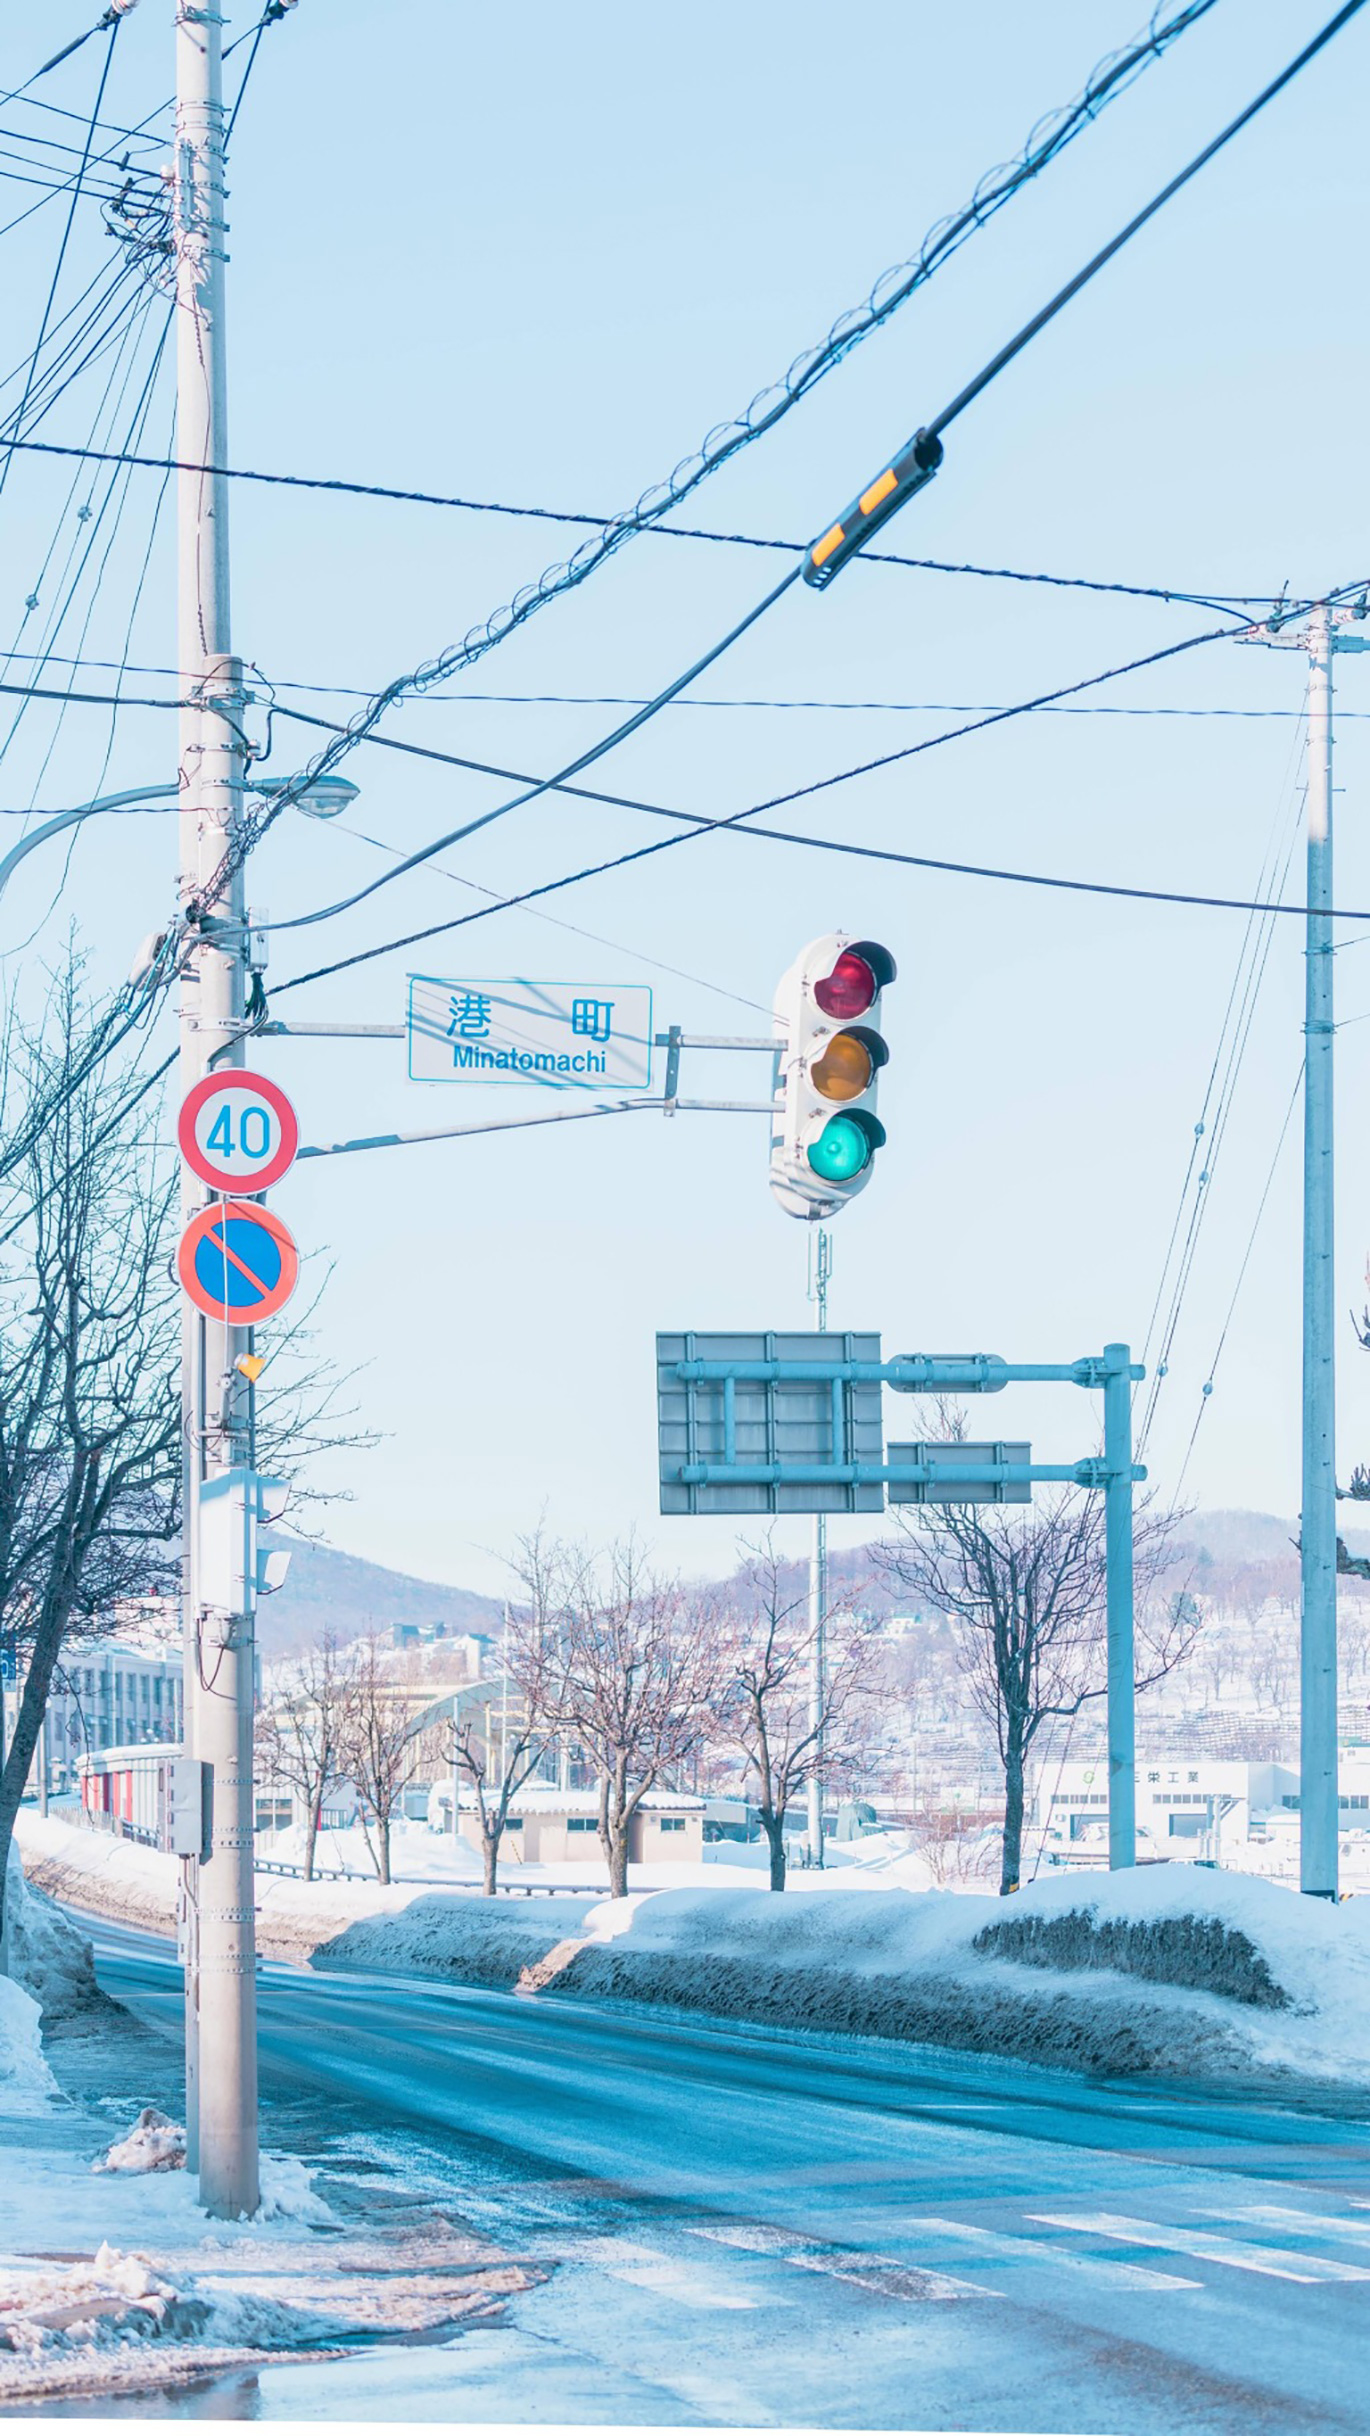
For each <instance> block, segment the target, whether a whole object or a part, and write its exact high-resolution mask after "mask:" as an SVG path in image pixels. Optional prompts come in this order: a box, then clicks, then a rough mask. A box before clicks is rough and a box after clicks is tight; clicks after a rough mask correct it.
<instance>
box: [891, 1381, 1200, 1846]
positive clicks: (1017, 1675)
mask: <svg viewBox="0 0 1370 2436" xmlns="http://www.w3.org/2000/svg"><path fill="white" fill-rule="evenodd" d="M943 1418H944V1421H947V1420H950V1421H951V1422H952V1423H953V1424H955V1423H956V1422H957V1421H958V1419H959V1417H958V1416H955V1415H944V1416H943ZM915 1511H916V1515H917V1519H916V1521H913V1522H908V1521H906V1522H905V1536H904V1538H903V1540H902V1542H897V1543H895V1544H893V1545H890V1546H889V1547H888V1548H887V1549H886V1550H885V1551H884V1552H883V1559H882V1561H883V1562H884V1564H885V1566H886V1568H887V1570H888V1572H889V1573H890V1575H891V1576H892V1577H893V1578H894V1579H895V1580H896V1581H898V1582H900V1583H902V1584H903V1585H904V1586H905V1587H906V1588H908V1589H911V1590H913V1591H915V1592H916V1593H917V1594H918V1596H919V1597H920V1598H923V1599H926V1600H927V1601H928V1602H929V1604H930V1605H932V1606H934V1607H936V1608H937V1609H938V1610H939V1611H940V1612H941V1613H942V1614H943V1615H946V1616H949V1617H950V1618H951V1619H952V1621H953V1623H954V1624H955V1626H956V1628H957V1632H958V1637H959V1640H960V1643H961V1648H962V1653H963V1656H964V1659H965V1663H966V1667H967V1672H968V1675H969V1679H970V1685H971V1691H972V1695H973V1697H974V1700H975V1702H976V1705H977V1707H978V1708H979V1709H980V1711H981V1713H982V1714H983V1715H984V1716H985V1717H987V1718H988V1719H989V1720H990V1722H991V1723H992V1724H993V1726H994V1728H995V1732H996V1735H997V1739H998V1746H999V1758H1000V1762H1001V1764H1002V1767H1003V1771H1004V1837H1003V1856H1002V1868H1001V1872H1000V1888H999V1891H1000V1893H1001V1894H1011V1893H1012V1892H1013V1891H1014V1889H1015V1888H1016V1887H1017V1885H1018V1881H1019V1875H1020V1871H1021V1867H1022V1844H1023V1808H1024V1790H1025V1780H1026V1767H1027V1759H1028V1754H1029V1752H1030V1750H1031V1748H1032V1744H1033V1742H1034V1740H1035V1738H1036V1736H1037V1734H1038V1732H1039V1730H1040V1729H1041V1727H1042V1726H1043V1725H1044V1724H1045V1723H1046V1722H1047V1720H1048V1719H1050V1718H1057V1717H1074V1716H1076V1715H1078V1713H1079V1711H1080V1710H1081V1709H1082V1708H1083V1707H1084V1706H1085V1704H1086V1702H1087V1701H1090V1700H1097V1699H1099V1698H1101V1697H1102V1695H1103V1692H1104V1690H1105V1688H1106V1679H1105V1664H1104V1630H1103V1627H1104V1589H1105V1563H1104V1528H1103V1512H1102V1500H1101V1499H1099V1498H1096V1497H1092V1496H1090V1495H1089V1494H1087V1493H1086V1492H1083V1491H1079V1490H1074V1489H1070V1490H1067V1491H1066V1492H1065V1494H1064V1495H1063V1496H1060V1497H1056V1498H1051V1499H1043V1500H1042V1501H1041V1503H1040V1504H1037V1505H1034V1506H1033V1507H1031V1508H1030V1509H1029V1510H1027V1511H1026V1512H1023V1511H1021V1510H1018V1511H1015V1510H1013V1509H1010V1508H1006V1507H1002V1506H923V1507H920V1508H917V1509H916V1510H915ZM1174 1520H1175V1518H1174V1517H1172V1516H1170V1515H1167V1514H1160V1513H1148V1512H1147V1511H1146V1510H1145V1509H1143V1511H1142V1513H1141V1514H1140V1515H1139V1517H1138V1520H1137V1526H1136V1530H1135V1534H1134V1548H1135V1557H1136V1576H1137V1585H1138V1590H1139V1593H1140V1596H1139V1598H1138V1609H1139V1630H1138V1643H1139V1651H1140V1671H1139V1673H1138V1676H1137V1688H1138V1690H1139V1691H1143V1690H1146V1689H1148V1688H1149V1687H1150V1686H1151V1685H1152V1684H1154V1683H1157V1682H1159V1681H1160V1680H1161V1678H1162V1676H1164V1675H1166V1674H1168V1673H1169V1672H1170V1671H1171V1669H1172V1667H1174V1666H1176V1665H1178V1664H1179V1663H1180V1661H1181V1660H1182V1659H1183V1658H1185V1657H1186V1656H1187V1655H1188V1653H1189V1651H1190V1650H1191V1649H1192V1647H1193V1646H1194V1641H1195V1637H1196V1635H1197V1632H1198V1629H1199V1619H1198V1609H1197V1607H1196V1605H1195V1602H1194V1601H1193V1600H1192V1599H1189V1598H1187V1597H1186V1596H1185V1594H1184V1593H1179V1594H1177V1595H1176V1596H1175V1597H1173V1598H1171V1599H1168V1600H1164V1601H1161V1602H1160V1603H1159V1605H1158V1606H1151V1607H1149V1606H1148V1601H1147V1593H1148V1590H1149V1588H1150V1585H1151V1583H1152V1581H1153V1579H1154V1577H1155V1575H1156V1573H1157V1572H1158V1570H1159V1569H1160V1567H1161V1566H1162V1565H1163V1563H1164V1562H1165V1557H1166V1552H1167V1545H1168V1541H1169V1536H1170V1533H1171V1531H1172V1529H1173V1527H1174Z"/></svg>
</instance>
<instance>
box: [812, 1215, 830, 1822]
mask: <svg viewBox="0 0 1370 2436" xmlns="http://www.w3.org/2000/svg"><path fill="white" fill-rule="evenodd" d="M810 1242H811V1246H812V1250H811V1255H810V1257H811V1262H812V1266H811V1270H810V1276H809V1299H810V1301H811V1302H813V1303H816V1304H817V1306H818V1325H819V1327H820V1328H826V1327H827V1324H828V1279H829V1278H830V1277H831V1275H832V1236H831V1234H830V1232H829V1230H828V1229H827V1227H825V1226H820V1227H819V1228H818V1229H817V1230H816V1232H815V1233H814V1234H813V1236H812V1237H811V1238H810ZM827 1612H828V1518H827V1515H826V1514H815V1516H814V1518H813V1540H812V1544H811V1546H810V1550H809V1731H810V1733H811V1734H813V1735H815V1736H816V1737H817V1741H816V1744H815V1749H814V1759H813V1765H812V1767H811V1769H810V1771H809V1800H808V1809H809V1826H808V1835H809V1860H810V1863H811V1865H812V1867H813V1868H815V1869H821V1868H822V1867H823V1702H824V1699H825V1697H826V1692H827V1686H826V1683H825V1680H824V1676H825V1671H826V1656H827V1653H826V1651H825V1649H824V1646H823V1640H824V1629H825V1625H826V1619H827Z"/></svg>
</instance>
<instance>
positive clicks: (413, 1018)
mask: <svg viewBox="0 0 1370 2436" xmlns="http://www.w3.org/2000/svg"><path fill="white" fill-rule="evenodd" d="M408 1029H409V1076H410V1080H411V1082H416V1083H540V1084H541V1085H542V1086H543V1087H544V1089H550V1090H553V1091H568V1090H569V1091H649V1090H650V1089H651V1085H652V993H651V991H650V990H648V989H642V988H640V987H638V986H637V985H635V984H628V983H619V982H612V981H525V980H513V981H472V980H437V979H434V978H432V977H430V976H429V975H426V974H420V973H415V974H411V975H410V980H409V1026H408Z"/></svg>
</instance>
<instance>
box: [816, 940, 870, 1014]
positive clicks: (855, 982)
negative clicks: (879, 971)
mask: <svg viewBox="0 0 1370 2436" xmlns="http://www.w3.org/2000/svg"><path fill="white" fill-rule="evenodd" d="M878 991H879V984H878V983H877V981H876V978H875V975H874V973H873V972H872V971H871V968H870V966H869V965H868V964H867V962H866V959H865V957H864V956H858V955H857V954H856V953H855V951H854V950H853V949H852V948H850V947H846V948H844V949H843V950H842V953H841V955H840V956H839V957H838V959H837V962H836V964H835V965H834V966H833V968H832V971H831V972H830V973H829V974H828V976H827V979H826V980H825V981H816V982H815V983H814V985H813V994H814V998H815V1000H816V1001H817V1003H818V1005H819V1006H820V1007H821V1008H822V1010H823V1013H824V1014H825V1015H832V1016H834V1017H835V1018H836V1020H837V1022H838V1023H850V1021H851V1019H852V1017H853V1016H854V1015H864V1014H865V1012H866V1009H867V1007H868V1006H871V1005H873V1004H874V1001H875V999H876V997H877V995H878Z"/></svg>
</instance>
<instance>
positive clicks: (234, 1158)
mask: <svg viewBox="0 0 1370 2436" xmlns="http://www.w3.org/2000/svg"><path fill="white" fill-rule="evenodd" d="M177 1139H178V1141H179V1143H180V1146H181V1157H182V1158H183V1159H184V1160H185V1163H186V1165H187V1167H189V1168H191V1169H193V1171H194V1173H195V1174H196V1175H197V1176H198V1177H199V1178H200V1179H201V1182H202V1183H205V1184H210V1185H212V1186H213V1187H214V1190H215V1191H216V1192H220V1193H231V1192H238V1193H242V1192H248V1193H264V1192H265V1191H266V1189H267V1186H268V1185H271V1184H279V1182H280V1180H281V1177H282V1176H283V1175H284V1174H285V1172H286V1170H287V1168H289V1167H290V1166H291V1165H292V1164H293V1162H294V1158H295V1153H296V1151H297V1150H298V1149H299V1146H300V1128H299V1125H298V1123H297V1122H296V1118H295V1111H294V1109H293V1108H292V1107H291V1105H290V1102H289V1100H288V1099H287V1098H286V1096H285V1093H284V1092H283V1091H282V1090H281V1088H280V1085H279V1084H278V1083H272V1082H268V1081H267V1078H266V1076H265V1075H264V1074H248V1073H246V1072H245V1071H244V1070H243V1068H242V1067H241V1066H230V1067H228V1068H227V1069H226V1070H225V1071H224V1072H223V1073H221V1074H206V1075H205V1076H204V1077H203V1078H202V1080H201V1081H199V1082H198V1083H196V1084H195V1085H194V1086H193V1088H192V1089H191V1090H190V1091H188V1092H187V1093H186V1096H185V1098H184V1100H183V1101H182V1103H181V1115H180V1121H179V1124H178V1126H177Z"/></svg>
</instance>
